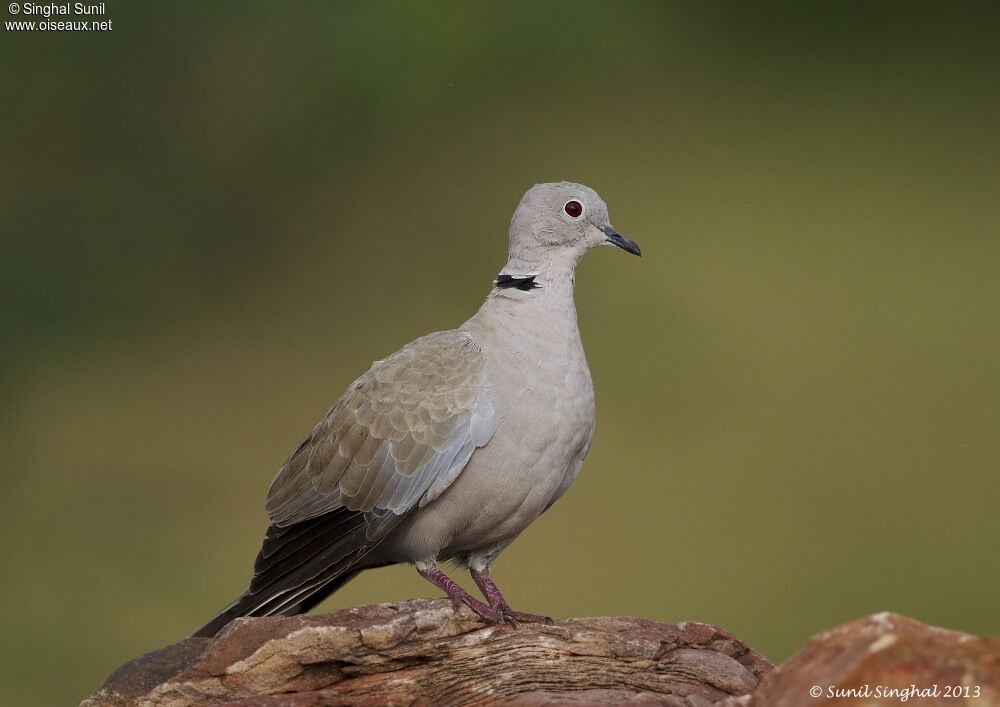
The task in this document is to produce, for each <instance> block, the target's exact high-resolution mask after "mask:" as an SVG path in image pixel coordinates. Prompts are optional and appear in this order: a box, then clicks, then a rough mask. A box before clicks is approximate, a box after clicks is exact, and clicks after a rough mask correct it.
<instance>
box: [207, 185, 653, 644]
mask: <svg viewBox="0 0 1000 707" xmlns="http://www.w3.org/2000/svg"><path fill="white" fill-rule="evenodd" d="M605 245H612V246H617V247H618V248H621V249H623V250H625V251H626V252H628V253H632V254H634V255H641V252H640V249H639V246H638V245H636V243H635V242H633V241H631V240H629V239H628V238H626V237H625V236H623V235H621V234H620V233H618V232H617V231H616V230H615V229H614V228H613V227H612V226H611V222H610V221H609V218H608V209H607V206H606V205H605V203H604V201H603V200H602V199H601V197H600V196H599V195H598V194H597V192H595V191H594V190H593V189H591V188H589V187H586V186H584V185H582V184H574V183H572V182H559V183H551V184H537V185H535V186H533V187H532V188H530V189H529V190H528V191H527V192H526V193H525V194H524V197H523V198H522V199H521V201H520V203H519V204H518V206H517V209H516V210H515V211H514V216H513V218H512V219H511V223H510V231H509V239H508V259H507V263H506V264H505V265H504V266H503V268H502V269H501V270H500V272H499V274H498V275H497V277H496V279H495V280H494V281H493V283H492V288H491V290H490V292H489V295H488V296H487V297H486V301H485V302H484V303H483V304H482V306H481V307H480V308H479V310H478V311H477V312H476V313H475V314H474V315H473V316H472V317H471V318H469V319H468V320H467V321H466V322H465V323H464V324H462V325H461V326H459V327H458V328H457V329H452V330H450V331H439V332H435V333H432V334H428V335H426V336H423V337H421V338H419V339H416V340H415V341H413V342H411V343H409V344H407V345H406V346H404V347H403V348H401V349H400V350H399V351H397V352H396V353H394V354H392V355H391V356H388V357H387V358H384V359H381V360H379V361H376V362H375V363H373V364H372V366H371V368H370V369H369V370H368V371H367V372H366V373H364V374H363V375H362V376H361V377H360V378H358V379H357V380H355V381H354V382H353V383H351V384H350V385H349V386H348V388H347V390H346V392H345V393H344V394H343V395H342V396H341V397H340V399H339V400H337V402H336V403H334V405H333V407H331V408H330V410H329V412H327V414H326V416H325V417H324V418H323V419H322V420H321V421H320V422H319V424H317V425H316V426H315V427H314V428H313V430H312V431H311V432H310V433H309V434H308V435H307V436H306V438H305V439H303V440H302V442H301V444H299V445H298V447H296V448H295V450H294V451H293V452H292V453H291V455H290V456H289V457H288V459H287V460H286V461H285V463H284V465H283V466H282V467H281V468H280V470H279V471H278V474H277V476H276V477H275V479H274V481H273V482H272V484H271V487H270V490H269V491H268V494H267V502H266V506H265V507H266V510H267V515H268V518H269V520H270V526H269V527H268V529H267V532H266V534H265V537H264V542H263V545H262V547H261V549H260V552H259V554H258V555H257V558H256V561H255V563H254V568H253V577H252V579H251V581H250V586H249V588H248V589H247V590H246V592H244V593H243V594H242V595H241V596H240V597H238V598H237V599H236V600H235V601H234V602H232V603H231V604H230V605H229V606H227V607H226V608H225V609H223V610H222V611H221V612H220V613H219V614H218V615H216V616H215V617H214V618H212V619H211V620H210V621H209V622H208V623H206V624H205V625H204V626H202V627H201V628H199V629H198V630H197V631H196V632H195V633H194V634H193V635H195V636H212V635H215V634H216V633H217V632H218V631H220V630H221V629H222V628H223V627H224V626H225V625H226V624H228V623H229V622H230V621H232V620H233V619H235V618H237V617H241V616H276V615H293V614H299V613H303V612H306V611H308V610H309V609H311V608H312V607H314V606H316V605H317V604H318V603H319V602H320V601H322V600H323V599H325V598H326V597H327V596H329V595H330V594H331V593H332V592H334V591H335V590H336V589H338V588H339V587H341V586H343V585H344V584H345V583H346V582H347V581H349V580H350V579H351V578H353V577H355V576H356V575H357V574H358V573H359V572H361V571H363V570H366V569H373V568H376V567H383V566H386V565H391V564H398V563H407V564H411V565H413V566H414V567H415V568H416V570H417V572H419V573H420V574H421V575H422V576H423V577H425V578H426V579H428V580H429V581H430V582H432V583H433V584H434V585H436V586H437V587H438V588H439V589H440V590H442V591H444V592H445V593H446V594H447V595H448V596H449V597H450V598H451V599H452V601H453V602H454V603H455V606H456V607H459V606H460V605H462V604H464V605H466V606H468V607H469V608H470V609H471V610H472V611H474V612H475V613H476V614H478V615H479V616H480V617H482V618H483V619H484V620H486V621H489V622H495V623H513V624H516V623H517V622H519V621H523V622H541V621H549V619H548V618H547V617H544V616H540V615H536V614H529V613H525V612H520V611H515V610H513V609H512V608H511V607H510V605H509V604H508V602H507V600H506V599H505V598H504V595H503V594H502V593H501V591H500V589H499V587H498V586H497V585H496V583H495V582H494V581H493V579H492V576H491V573H490V568H491V565H492V564H493V562H494V560H496V558H497V557H498V556H499V555H500V553H501V552H503V551H504V549H506V548H507V547H508V546H509V545H510V544H511V543H512V542H513V541H514V540H515V539H516V538H517V537H518V535H519V534H520V533H521V532H522V531H523V530H524V529H525V528H527V527H528V525H530V524H531V523H532V521H534V520H535V519H536V518H538V517H539V516H540V515H541V514H542V513H544V512H545V511H546V510H548V509H549V508H550V507H551V506H552V504H554V503H555V502H556V501H557V500H558V499H559V498H560V497H561V496H562V495H563V494H564V493H566V490H567V489H568V488H569V486H570V484H571V483H572V482H573V480H574V479H575V478H576V476H577V474H578V472H579V471H580V466H581V465H582V463H583V460H584V457H586V456H587V451H588V450H589V449H590V444H591V440H592V439H593V436H594V419H595V417H594V387H593V382H592V380H591V375H590V369H589V368H588V366H587V359H586V356H585V355H584V350H583V344H582V341H581V338H580V330H579V327H578V325H577V313H576V306H575V304H574V300H573V289H574V274H575V269H576V266H577V264H578V263H579V262H580V259H581V258H582V257H583V256H584V255H585V254H586V253H587V252H588V251H589V250H591V249H592V248H595V247H597V246H605ZM344 335H345V336H349V332H344ZM445 561H452V562H454V563H455V564H456V565H457V566H459V567H461V568H466V569H468V570H469V572H470V573H471V575H472V578H473V580H474V581H475V583H476V585H477V586H478V587H479V589H480V591H481V592H482V594H483V598H484V599H485V601H481V600H479V599H477V598H475V597H474V596H472V595H471V594H470V593H469V592H467V591H466V590H465V589H463V588H462V587H461V586H459V585H458V584H457V583H456V582H455V581H454V580H452V579H451V578H450V577H449V576H448V575H446V574H445V573H444V572H443V571H442V570H441V568H440V566H441V564H442V563H443V562H445Z"/></svg>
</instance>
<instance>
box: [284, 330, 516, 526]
mask: <svg viewBox="0 0 1000 707" xmlns="http://www.w3.org/2000/svg"><path fill="white" fill-rule="evenodd" d="M497 424H498V419H497V414H496V411H495V410H494V408H493V405H492V403H491V401H490V396H489V390H488V387H487V385H486V373H485V362H484V358H483V353H482V351H481V350H480V349H479V346H478V345H477V344H476V342H475V341H474V340H473V339H472V337H471V336H469V335H468V334H466V333H465V332H461V331H446V332H437V333H434V334H429V335H427V336H424V337H422V338H420V339H417V340H416V341H414V342H412V343H410V344H408V345H407V346H405V347H403V348H402V349H400V350H399V351H398V352H396V353H395V354H393V355H392V356H390V357H389V358H386V359H383V360H381V361H376V362H375V363H374V364H373V365H372V367H371V369H369V370H368V372H367V373H365V374H364V375H362V376H361V377H360V378H358V379H357V380H356V381H354V383H352V384H351V386H350V387H349V388H348V389H347V392H346V393H345V394H344V396H343V397H342V398H341V399H340V400H338V401H337V403H336V404H335V405H334V406H333V408H332V409H331V410H330V411H329V412H328V413H327V415H326V417H325V418H324V419H323V421H322V422H320V423H319V424H318V425H317V426H316V427H315V429H313V431H312V433H311V434H310V435H309V436H308V437H307V438H306V439H305V440H304V441H303V442H302V444H300V445H299V447H298V449H296V450H295V451H294V452H293V453H292V455H291V456H290V457H289V458H288V460H287V461H286V462H285V464H284V466H283V467H282V468H281V470H280V471H279V472H278V475H277V477H276V478H275V479H274V482H273V483H272V484H271V489H270V491H269V492H268V498H267V506H266V508H267V513H268V516H269V517H270V519H271V522H272V524H274V525H276V526H278V527H286V526H290V525H293V524H297V523H301V522H302V521H305V520H309V519H311V518H314V517H316V516H319V515H323V514H327V513H329V512H331V511H335V510H338V509H347V510H350V511H356V512H360V513H362V514H364V515H365V517H366V520H367V522H366V526H367V527H366V535H367V537H368V539H369V540H376V539H380V538H378V536H379V535H380V534H381V532H382V529H383V528H386V527H392V526H394V525H395V524H396V523H395V522H394V521H396V520H397V519H399V518H401V517H402V516H403V515H405V514H406V513H407V512H408V511H410V510H411V509H412V508H414V507H415V506H417V505H418V504H419V505H421V506H422V505H424V504H426V503H428V502H430V501H432V500H434V498H436V497H437V496H438V495H440V494H441V493H442V492H443V491H444V490H445V489H446V488H447V487H448V486H449V485H450V484H451V483H452V482H453V481H454V480H455V478H456V477H457V476H458V474H459V473H460V472H461V470H462V469H463V468H464V467H465V465H466V463H467V462H468V461H469V458H470V457H471V456H472V453H473V451H475V449H476V448H477V447H481V446H483V445H484V444H486V443H487V442H488V441H489V440H490V438H491V437H492V436H493V433H494V432H495V431H496V428H497Z"/></svg>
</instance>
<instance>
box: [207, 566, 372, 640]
mask: <svg viewBox="0 0 1000 707" xmlns="http://www.w3.org/2000/svg"><path fill="white" fill-rule="evenodd" d="M360 572H361V570H360V569H356V570H353V571H350V572H345V573H343V574H341V575H339V576H337V577H334V578H332V579H330V580H328V581H327V582H326V584H323V585H321V586H319V587H316V588H315V589H314V590H313V591H312V593H310V594H309V596H307V597H306V598H305V599H304V600H302V601H300V602H299V603H297V604H294V605H293V606H289V607H287V608H285V607H282V608H281V609H280V610H279V611H269V610H268V609H269V605H270V604H271V603H273V602H265V603H264V604H263V605H262V603H261V597H260V594H251V593H250V590H249V589H248V590H247V591H245V592H244V593H243V594H242V595H240V597H239V598H237V599H236V601H234V602H233V603H232V604H230V605H229V606H227V607H226V608H225V609H223V610H222V611H220V612H219V613H218V614H216V615H215V616H214V617H212V619H210V620H209V621H208V623H206V624H205V625H204V626H202V627H201V628H199V629H198V630H196V631H195V632H194V633H192V634H191V635H192V636H202V637H206V638H209V637H212V636H214V635H215V634H217V633H218V632H219V631H221V630H222V628H223V627H224V626H225V625H226V624H228V623H229V622H230V621H232V620H233V619H238V618H240V617H241V616H294V615H295V614H304V613H305V612H307V611H309V610H310V609H311V608H313V607H314V606H316V605H317V604H319V603H320V602H321V601H323V600H324V599H326V598H327V597H328V596H330V595H331V594H333V593H334V592H335V591H337V590H338V589H340V588H341V587H342V586H344V585H345V584H347V583H348V582H350V581H351V580H352V579H354V578H355V577H357V576H358V574H360Z"/></svg>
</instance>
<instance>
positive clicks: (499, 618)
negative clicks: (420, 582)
mask: <svg viewBox="0 0 1000 707" xmlns="http://www.w3.org/2000/svg"><path fill="white" fill-rule="evenodd" d="M417 572H419V573H420V575H421V576H422V577H423V578H424V579H427V580H429V581H430V582H432V583H433V584H434V585H435V586H437V587H438V588H440V589H443V590H444V591H445V593H447V595H448V596H449V597H451V601H452V603H453V604H454V605H455V608H456V609H457V608H458V607H459V606H460V605H461V604H465V605H466V606H468V607H469V608H470V609H472V610H473V611H474V612H476V613H477V614H479V616H480V617H482V618H484V619H486V620H488V621H493V622H495V623H504V621H506V620H507V619H506V618H505V617H504V615H503V614H502V613H501V612H500V611H499V610H497V609H494V608H493V607H492V606H487V605H486V604H484V603H483V602H481V601H479V600H478V599H476V598H475V597H474V596H472V595H471V594H469V593H468V592H467V591H465V590H464V589H462V588H461V587H460V586H458V584H457V583H456V582H455V580H453V579H452V578H451V577H449V576H448V575H446V574H445V573H444V572H442V571H441V570H439V569H438V568H437V565H434V564H425V563H417Z"/></svg>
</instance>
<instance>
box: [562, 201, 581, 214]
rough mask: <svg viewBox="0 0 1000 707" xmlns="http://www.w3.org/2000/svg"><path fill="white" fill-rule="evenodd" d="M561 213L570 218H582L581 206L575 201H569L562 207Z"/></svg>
mask: <svg viewBox="0 0 1000 707" xmlns="http://www.w3.org/2000/svg"><path fill="white" fill-rule="evenodd" d="M563 211H565V212H566V215H567V216H569V217H570V218H580V217H581V216H583V204H581V203H580V202H579V201H577V200H576V199H570V200H569V201H567V202H566V203H565V204H564V205H563Z"/></svg>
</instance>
